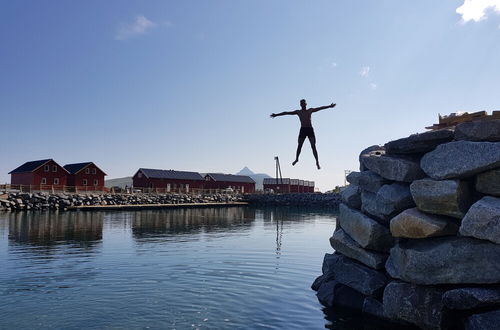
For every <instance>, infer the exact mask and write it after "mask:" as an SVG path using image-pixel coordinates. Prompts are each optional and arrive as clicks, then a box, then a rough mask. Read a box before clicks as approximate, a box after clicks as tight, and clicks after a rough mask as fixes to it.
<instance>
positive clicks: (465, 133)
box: [455, 119, 500, 142]
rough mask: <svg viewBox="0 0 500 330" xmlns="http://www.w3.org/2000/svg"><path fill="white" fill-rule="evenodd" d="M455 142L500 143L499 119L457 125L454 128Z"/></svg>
mask: <svg viewBox="0 0 500 330" xmlns="http://www.w3.org/2000/svg"><path fill="white" fill-rule="evenodd" d="M455 140H468V141H492V142H495V141H500V119H493V120H476V121H470V122H467V123H462V124H459V125H457V127H456V128H455Z"/></svg>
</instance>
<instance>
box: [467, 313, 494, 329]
mask: <svg viewBox="0 0 500 330" xmlns="http://www.w3.org/2000/svg"><path fill="white" fill-rule="evenodd" d="M499 324H500V310H495V311H492V312H486V313H481V314H474V315H472V316H469V317H468V318H467V320H466V321H465V328H464V329H465V330H490V329H498V325H499Z"/></svg>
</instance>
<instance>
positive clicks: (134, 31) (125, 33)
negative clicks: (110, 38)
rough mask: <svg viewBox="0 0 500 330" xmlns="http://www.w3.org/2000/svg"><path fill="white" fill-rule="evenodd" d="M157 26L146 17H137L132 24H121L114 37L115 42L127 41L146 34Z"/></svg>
mask: <svg viewBox="0 0 500 330" xmlns="http://www.w3.org/2000/svg"><path fill="white" fill-rule="evenodd" d="M157 26H158V24H157V23H155V22H153V21H150V20H149V19H147V18H146V16H143V15H139V16H137V17H136V18H135V19H134V21H133V22H132V23H128V24H121V25H120V26H119V27H118V29H117V31H116V35H115V39H116V40H127V39H130V38H133V37H137V36H140V35H142V34H146V33H148V32H149V31H151V30H153V29H154V28H156V27H157Z"/></svg>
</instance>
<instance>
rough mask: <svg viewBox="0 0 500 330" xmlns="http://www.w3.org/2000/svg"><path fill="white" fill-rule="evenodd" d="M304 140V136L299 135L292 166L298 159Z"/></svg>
mask: <svg viewBox="0 0 500 330" xmlns="http://www.w3.org/2000/svg"><path fill="white" fill-rule="evenodd" d="M305 140H306V137H305V136H299V144H298V145H297V153H296V154H295V161H294V162H293V163H292V165H293V166H295V164H297V162H298V161H299V156H300V151H301V150H302V145H303V144H304V141H305Z"/></svg>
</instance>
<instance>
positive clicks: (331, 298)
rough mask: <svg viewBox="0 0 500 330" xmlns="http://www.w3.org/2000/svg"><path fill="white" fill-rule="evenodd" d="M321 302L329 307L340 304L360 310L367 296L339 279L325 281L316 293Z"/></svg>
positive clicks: (340, 305)
mask: <svg viewBox="0 0 500 330" xmlns="http://www.w3.org/2000/svg"><path fill="white" fill-rule="evenodd" d="M316 296H317V297H318V300H319V302H320V303H322V304H323V305H325V306H327V307H333V306H339V307H345V308H351V309H356V310H359V309H361V308H362V307H363V303H364V299H365V296H364V295H362V294H361V293H359V292H357V291H356V290H354V289H351V288H350V287H348V286H346V285H343V284H341V283H339V282H338V281H329V282H324V283H322V284H321V286H320V287H319V289H318V292H317V293H316Z"/></svg>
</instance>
